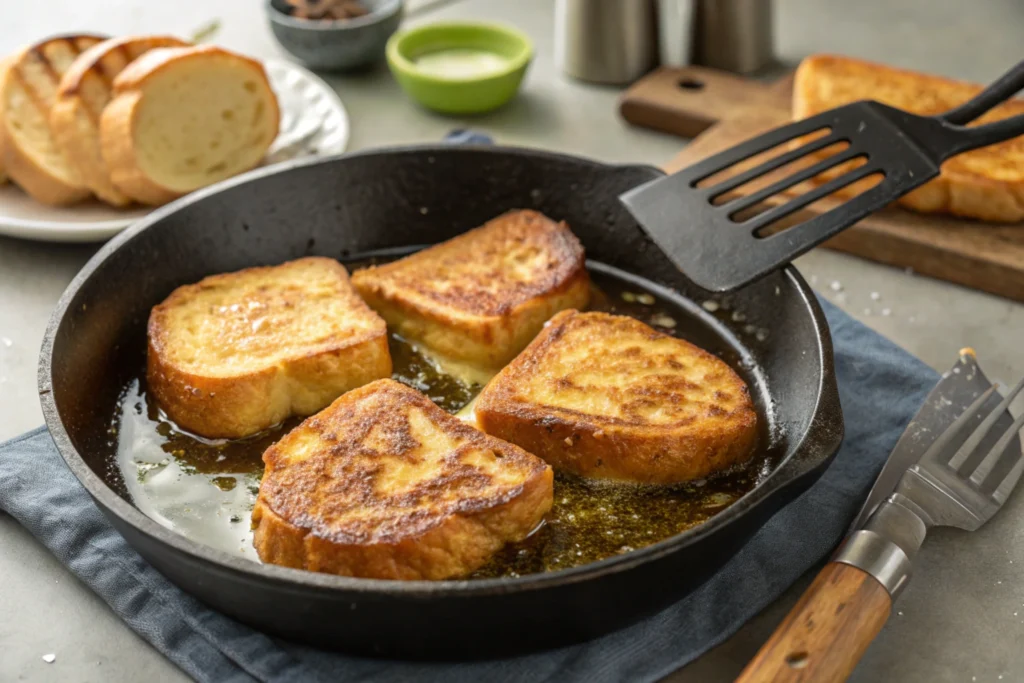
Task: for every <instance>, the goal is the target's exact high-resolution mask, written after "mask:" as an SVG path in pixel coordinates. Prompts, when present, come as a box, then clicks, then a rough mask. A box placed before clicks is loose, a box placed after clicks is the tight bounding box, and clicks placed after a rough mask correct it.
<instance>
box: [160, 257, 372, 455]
mask: <svg viewBox="0 0 1024 683" xmlns="http://www.w3.org/2000/svg"><path fill="white" fill-rule="evenodd" d="M148 338H149V349H148V355H147V372H146V376H147V383H148V386H149V391H150V392H152V394H153V396H154V397H155V398H156V399H157V401H158V402H159V404H160V406H161V407H162V408H163V409H164V411H165V412H166V413H167V415H168V416H169V417H170V418H171V419H172V420H174V421H175V422H176V423H177V424H178V425H179V426H181V427H183V428H185V429H187V430H189V431H192V432H195V433H196V434H200V435H202V436H206V437H226V438H238V437H243V436H249V435H251V434H255V433H257V432H259V431H261V430H263V429H266V428H267V427H270V426H272V425H275V424H277V423H279V422H281V421H282V420H284V419H285V418H287V417H289V416H292V415H311V414H313V413H315V412H317V411H318V410H321V409H322V408H324V406H327V405H329V404H330V403H331V401H333V400H334V399H336V398H337V397H338V396H340V395H341V394H343V393H345V392H346V391H348V390H350V389H354V388H356V387H359V386H362V385H363V384H366V383H368V382H372V381H373V380H375V379H379V378H381V377H388V376H389V375H390V374H391V355H390V353H389V351H388V340H387V328H386V326H385V324H384V321H383V320H381V318H380V316H378V315H377V314H376V313H374V312H373V311H371V310H370V309H369V308H368V307H367V306H366V304H364V303H363V302H362V300H360V298H359V297H358V296H357V295H356V293H355V291H354V290H353V289H352V286H351V284H350V282H349V278H348V273H347V272H346V271H345V268H344V267H343V266H342V265H341V264H340V263H338V262H337V261H334V260H332V259H327V258H318V257H309V258H302V259H298V260H296V261H289V262H288V263H284V264H282V265H279V266H271V267H261V268H248V269H246V270H241V271H238V272H235V273H225V274H221V275H213V276H211V277H207V278H205V279H203V280H201V281H199V282H198V283H196V284H192V285H185V286H183V287H179V288H178V289H176V290H174V292H172V293H171V295H170V296H169V297H167V299H165V300H164V301H163V302H162V303H161V304H159V305H157V306H155V307H154V308H153V310H152V312H151V313H150V316H149V330H148Z"/></svg>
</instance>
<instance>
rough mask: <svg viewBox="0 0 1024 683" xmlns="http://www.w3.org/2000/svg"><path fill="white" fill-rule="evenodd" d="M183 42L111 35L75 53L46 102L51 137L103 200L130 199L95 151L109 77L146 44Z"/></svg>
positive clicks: (121, 202) (177, 44)
mask: <svg viewBox="0 0 1024 683" xmlns="http://www.w3.org/2000/svg"><path fill="white" fill-rule="evenodd" d="M187 44H188V43H186V42H185V41H183V40H180V39H178V38H175V37H173V36H125V37H122V38H111V39H110V40H105V41H103V42H102V43H100V44H99V45H93V46H92V47H91V48H89V49H88V50H86V51H85V52H83V53H82V54H80V55H79V56H78V58H77V59H76V60H75V61H74V62H73V63H72V64H71V68H69V69H68V70H67V72H65V74H64V76H63V77H62V78H61V79H60V85H59V86H58V88H57V97H56V100H55V101H54V103H53V106H52V107H51V108H50V130H51V132H52V133H53V139H54V141H55V142H56V144H57V147H58V148H59V149H60V150H61V152H62V153H63V154H64V158H65V159H67V160H68V162H69V163H70V164H71V165H72V166H74V167H75V169H76V170H77V171H78V175H79V177H80V178H81V179H82V182H83V183H85V185H86V187H88V188H89V189H90V190H92V192H93V193H94V194H95V195H96V196H97V197H99V198H100V199H102V200H103V201H105V202H107V203H108V204H111V205H113V206H126V205H127V204H129V203H131V201H132V200H131V198H129V197H128V196H126V195H125V194H123V193H122V192H121V191H119V190H118V189H117V188H116V187H114V184H113V183H112V182H111V181H110V170H109V169H108V168H107V164H106V162H104V161H103V154H102V153H101V152H100V128H99V125H100V115H101V114H102V113H103V108H104V107H106V106H107V104H108V103H109V102H110V98H111V86H112V84H113V80H114V77H115V76H117V75H118V74H119V73H121V71H123V70H124V68H125V67H126V66H128V64H129V63H130V62H132V61H134V60H135V59H138V58H139V57H140V56H141V55H143V54H145V53H146V52H148V51H149V50H152V49H154V48H159V47H181V46H184V45H187Z"/></svg>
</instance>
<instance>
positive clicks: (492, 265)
mask: <svg viewBox="0 0 1024 683" xmlns="http://www.w3.org/2000/svg"><path fill="white" fill-rule="evenodd" d="M352 283H353V284H354V285H355V287H356V289H357V290H358V291H359V294H360V295H361V296H362V297H363V298H364V299H365V300H366V302H367V303H368V304H370V307H371V308H373V309H374V310H375V311H377V312H378V313H380V314H381V315H382V316H384V319H385V320H387V321H388V324H389V325H391V326H392V329H393V330H395V331H397V332H398V334H400V335H401V336H403V337H405V338H406V339H408V340H410V341H412V342H414V343H416V344H418V345H420V346H422V347H424V350H426V351H427V352H429V353H431V354H432V355H434V356H435V357H436V358H438V359H439V361H440V363H441V364H442V365H444V366H445V369H446V370H448V371H449V372H450V373H452V374H456V375H459V376H462V377H463V378H466V379H469V380H470V381H479V380H480V379H481V378H482V379H483V381H486V380H487V379H489V378H490V376H491V375H493V374H494V372H497V370H498V369H500V368H501V367H502V366H503V365H504V364H505V363H507V362H508V361H510V360H512V358H514V357H515V355H516V354H517V353H519V352H520V351H521V350H522V349H523V348H524V347H525V346H526V345H527V344H528V343H529V342H530V340H531V339H533V337H534V336H535V335H536V334H537V333H538V332H539V331H540V329H541V327H542V326H543V325H544V321H546V320H547V319H548V318H550V317H551V316H552V315H553V314H554V313H556V312H558V311H560V310H563V309H565V308H574V307H575V308H581V307H584V306H586V305H587V303H588V302H589V300H590V280H589V278H588V276H587V270H586V267H585V257H584V254H583V247H582V245H580V243H579V240H577V239H576V236H575V235H573V234H572V232H571V231H570V230H569V227H568V226H567V225H566V224H565V223H556V222H554V221H552V220H551V219H550V218H548V217H546V216H544V215H543V214H541V213H538V212H536V211H526V210H523V211H510V212H508V213H506V214H503V215H501V216H499V217H497V218H495V219H493V220H491V221H488V222H487V223H486V224H485V225H483V226H482V227H479V228H476V229H474V230H470V231H469V232H467V233H465V234H463V235H460V236H458V237H456V238H454V239H451V240H448V241H447V242H444V243H442V244H438V245H436V246H433V247H430V248H429V249H425V250H423V251H421V252H418V253H416V254H413V255H412V256H408V257H406V258H403V259H401V260H398V261H394V262H392V263H388V264H385V265H382V266H377V267H373V268H367V269H366V270H360V271H356V272H355V273H354V274H353V275H352Z"/></svg>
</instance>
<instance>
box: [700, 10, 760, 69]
mask: <svg viewBox="0 0 1024 683" xmlns="http://www.w3.org/2000/svg"><path fill="white" fill-rule="evenodd" d="M693 2H695V3H696V5H695V7H694V10H695V12H694V46H693V47H694V60H693V61H694V63H695V64H700V65H701V66H707V67H711V68H713V69H722V70H723V71H731V72H733V73H739V74H749V73H752V72H755V71H760V70H761V69H763V68H765V67H767V66H769V65H770V64H772V63H773V62H774V60H775V55H774V27H773V25H772V2H771V0H693Z"/></svg>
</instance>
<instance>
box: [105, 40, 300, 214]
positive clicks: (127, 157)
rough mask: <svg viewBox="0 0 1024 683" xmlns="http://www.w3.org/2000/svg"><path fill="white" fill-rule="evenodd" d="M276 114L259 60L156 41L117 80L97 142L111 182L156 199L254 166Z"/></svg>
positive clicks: (269, 140)
mask: <svg viewBox="0 0 1024 683" xmlns="http://www.w3.org/2000/svg"><path fill="white" fill-rule="evenodd" d="M279 119H280V111H279V109H278V105H277V97H276V96H275V95H274V91H273V90H272V89H271V87H270V83H269V82H268V81H267V76H266V72H265V71H264V70H263V66H262V65H261V64H260V63H259V62H257V61H255V60H252V59H249V58H247V57H243V56H241V55H238V54H235V53H233V52H229V51H227V50H224V49H222V48H218V47H213V46H201V47H180V48H160V49H156V50H151V51H149V52H147V53H146V54H144V55H142V57H140V58H139V59H137V60H135V61H134V62H132V63H131V64H129V65H128V67H127V68H126V69H125V70H124V71H122V72H121V73H120V75H118V77H117V78H115V79H114V97H113V99H112V100H111V101H110V104H108V105H107V107H106V109H104V110H103V115H102V117H101V119H100V143H101V149H102V152H103V158H104V161H105V162H106V164H107V167H108V168H109V169H110V179H111V181H112V182H113V184H114V186H115V187H117V189H118V190H120V191H121V192H123V193H124V194H126V195H127V196H129V197H131V198H132V199H135V200H136V201H139V202H142V203H144V204H153V205H159V204H163V203H166V202H169V201H171V200H173V199H176V198H178V197H180V196H182V195H184V194H186V193H188V192H191V191H193V190H196V189H199V188H200V187H205V186H206V185H210V184H212V183H215V182H218V181H220V180H223V179H225V178H229V177H231V176H233V175H236V174H238V173H242V172H243V171H247V170H249V169H251V168H253V167H255V166H256V165H257V164H259V162H260V160H261V159H262V158H263V155H264V154H265V153H266V151H267V149H268V148H269V147H270V145H271V143H272V142H273V141H274V138H275V137H277V129H278V123H279Z"/></svg>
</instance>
